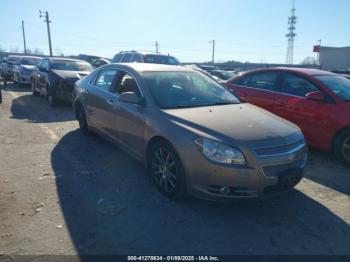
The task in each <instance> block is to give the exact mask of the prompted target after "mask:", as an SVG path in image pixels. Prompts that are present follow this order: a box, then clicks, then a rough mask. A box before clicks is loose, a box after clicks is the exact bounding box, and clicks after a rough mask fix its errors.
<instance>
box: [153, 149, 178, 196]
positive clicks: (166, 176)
mask: <svg viewBox="0 0 350 262" xmlns="http://www.w3.org/2000/svg"><path fill="white" fill-rule="evenodd" d="M178 172H179V170H178V168H177V165H176V161H175V157H174V156H173V154H172V153H171V152H170V151H169V150H167V149H166V148H164V147H159V148H158V149H157V150H156V151H155V152H154V154H153V158H152V175H153V177H154V179H155V181H156V183H157V185H158V186H159V188H160V189H161V190H162V191H164V192H165V193H172V192H174V191H175V190H176V186H177V182H178Z"/></svg>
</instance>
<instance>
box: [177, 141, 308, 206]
mask: <svg viewBox="0 0 350 262" xmlns="http://www.w3.org/2000/svg"><path fill="white" fill-rule="evenodd" d="M182 154H185V155H182V156H181V159H182V160H183V165H184V169H185V172H186V174H187V176H186V179H187V181H186V182H187V191H188V193H189V194H190V195H193V196H196V197H199V198H203V199H210V200H229V199H235V198H255V197H261V196H264V195H266V194H273V193H278V192H283V191H287V190H289V189H291V188H293V187H294V186H295V185H296V184H298V183H299V182H300V180H301V179H302V177H303V171H304V168H305V166H306V163H307V147H306V145H305V144H304V145H303V146H299V147H297V148H295V149H293V150H290V151H287V152H284V153H279V154H275V155H269V156H268V157H261V156H257V155H256V154H255V153H254V152H249V151H245V152H244V154H245V157H246V159H247V162H248V165H247V166H244V167H238V166H237V167H235V166H228V165H222V164H217V163H213V162H210V161H208V160H207V159H206V158H205V157H204V156H203V155H202V154H201V153H200V152H199V151H197V150H196V149H195V148H194V147H193V149H192V150H188V149H187V150H186V151H183V152H182Z"/></svg>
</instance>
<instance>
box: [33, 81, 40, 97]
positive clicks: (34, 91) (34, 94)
mask: <svg viewBox="0 0 350 262" xmlns="http://www.w3.org/2000/svg"><path fill="white" fill-rule="evenodd" d="M31 86H32V95H33V96H38V95H39V92H38V91H37V90H36V84H35V81H34V80H32V84H31Z"/></svg>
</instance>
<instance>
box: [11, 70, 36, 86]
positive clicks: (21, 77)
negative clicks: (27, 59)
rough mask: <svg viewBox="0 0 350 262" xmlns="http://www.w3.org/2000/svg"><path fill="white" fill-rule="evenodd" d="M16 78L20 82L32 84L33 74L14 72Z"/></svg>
mask: <svg viewBox="0 0 350 262" xmlns="http://www.w3.org/2000/svg"><path fill="white" fill-rule="evenodd" d="M13 78H14V80H15V81H16V82H18V83H20V84H30V83H31V81H32V79H31V75H30V74H28V75H25V74H16V73H15V74H14V76H13Z"/></svg>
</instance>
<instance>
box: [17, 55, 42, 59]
mask: <svg viewBox="0 0 350 262" xmlns="http://www.w3.org/2000/svg"><path fill="white" fill-rule="evenodd" d="M21 58H39V59H43V58H44V57H40V56H34V55H22V56H21Z"/></svg>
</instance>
